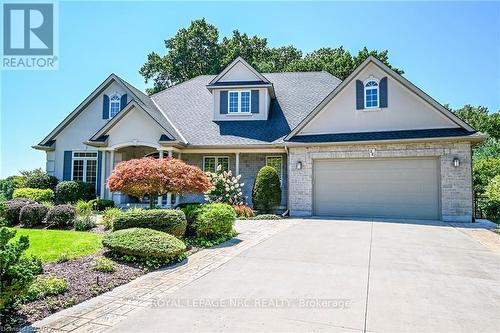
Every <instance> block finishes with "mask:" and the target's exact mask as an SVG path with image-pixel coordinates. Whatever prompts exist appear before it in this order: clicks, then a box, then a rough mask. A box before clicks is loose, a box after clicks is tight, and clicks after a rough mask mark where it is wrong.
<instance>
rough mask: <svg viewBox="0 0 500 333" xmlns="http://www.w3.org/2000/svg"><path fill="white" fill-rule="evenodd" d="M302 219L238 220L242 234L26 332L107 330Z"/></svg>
mask: <svg viewBox="0 0 500 333" xmlns="http://www.w3.org/2000/svg"><path fill="white" fill-rule="evenodd" d="M299 221H300V220H277V221H257V220H248V221H237V222H236V225H235V228H236V230H238V232H239V234H238V236H237V237H236V238H233V239H232V240H230V241H227V242H225V243H223V244H220V245H218V246H216V247H213V248H209V249H205V250H201V251H199V252H197V253H195V254H193V255H191V256H189V257H188V259H187V260H184V261H183V262H180V263H178V264H176V265H174V266H171V267H168V268H165V269H160V270H157V271H154V272H151V273H149V274H146V275H144V276H141V277H139V278H137V279H136V280H134V281H132V282H130V283H128V284H125V285H122V286H120V287H117V288H115V289H113V290H112V291H110V292H107V293H105V294H102V295H100V296H97V297H94V298H92V299H90V300H88V301H85V302H83V303H80V304H78V305H75V306H73V307H71V308H68V309H65V310H62V311H60V312H57V313H55V314H53V315H51V316H49V317H47V318H45V319H43V320H41V321H38V322H36V323H34V324H33V325H32V326H29V327H25V328H24V329H23V330H22V332H31V331H34V330H36V331H37V332H102V331H105V330H106V329H108V328H110V327H111V326H113V325H115V324H117V323H119V322H120V321H122V320H124V319H126V318H128V316H130V315H131V314H133V313H134V312H136V311H139V310H141V309H144V308H145V307H150V306H152V305H153V302H154V301H155V300H156V299H164V297H165V296H167V295H168V294H171V293H172V292H174V291H176V290H177V289H179V288H182V287H184V286H186V285H188V284H190V283H192V282H193V281H195V280H197V279H199V278H200V277H202V276H204V275H205V274H207V273H209V272H211V271H213V270H215V269H217V268H218V267H220V266H222V265H224V264H225V263H226V262H228V261H229V260H231V259H232V258H234V257H236V256H237V255H238V254H240V253H242V252H243V251H245V250H247V249H249V248H251V247H253V246H255V245H257V244H259V243H261V242H262V241H264V240H266V239H268V238H269V237H271V236H272V235H274V234H276V233H278V232H280V231H282V230H284V229H287V228H289V227H290V226H292V225H294V224H297V223H298V222H299Z"/></svg>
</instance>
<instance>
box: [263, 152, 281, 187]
mask: <svg viewBox="0 0 500 333" xmlns="http://www.w3.org/2000/svg"><path fill="white" fill-rule="evenodd" d="M266 165H267V166H270V167H273V168H274V169H276V172H277V173H278V176H279V177H280V182H282V179H283V156H266Z"/></svg>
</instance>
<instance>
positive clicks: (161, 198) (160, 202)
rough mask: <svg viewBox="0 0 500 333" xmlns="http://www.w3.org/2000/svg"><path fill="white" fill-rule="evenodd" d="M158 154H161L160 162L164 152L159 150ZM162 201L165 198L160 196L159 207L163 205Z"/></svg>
mask: <svg viewBox="0 0 500 333" xmlns="http://www.w3.org/2000/svg"><path fill="white" fill-rule="evenodd" d="M158 154H159V158H160V160H162V159H163V150H159V151H158ZM162 200H163V197H162V196H159V197H158V206H161V205H162Z"/></svg>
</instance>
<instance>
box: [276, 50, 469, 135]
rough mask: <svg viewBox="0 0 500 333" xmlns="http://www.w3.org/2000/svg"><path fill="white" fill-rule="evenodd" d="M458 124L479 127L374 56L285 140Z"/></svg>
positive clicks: (356, 70)
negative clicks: (444, 105) (462, 118)
mask: <svg viewBox="0 0 500 333" xmlns="http://www.w3.org/2000/svg"><path fill="white" fill-rule="evenodd" d="M457 128H458V129H460V128H463V129H465V130H466V131H470V132H474V129H473V128H471V127H470V126H469V125H468V124H466V123H464V122H463V121H462V120H460V119H459V118H457V117H456V116H455V115H454V114H453V113H451V112H450V111H449V110H447V109H446V108H445V107H443V106H442V105H440V104H439V103H438V102H436V101H435V100H434V99H432V98H431V97H429V96H428V95H426V94H425V93H424V92H423V91H422V90H420V89H418V88H417V87H416V86H414V85H413V84H412V83H410V82H409V81H408V80H406V79H405V78H404V77H402V76H401V75H399V74H397V73H396V72H394V71H393V70H392V69H390V68H389V67H388V66H387V65H385V64H383V63H382V62H380V61H379V60H377V59H376V58H374V57H368V58H367V59H366V60H365V61H364V62H363V63H362V64H361V65H359V66H358V67H357V68H356V69H355V70H354V71H353V73H351V75H349V77H347V79H345V80H344V81H343V82H342V83H341V84H340V85H339V86H337V87H336V88H335V89H334V90H333V91H332V92H331V93H330V94H329V95H328V96H327V97H326V98H325V99H324V100H323V101H322V102H321V103H320V104H319V105H318V106H317V107H316V108H315V109H314V110H313V111H312V112H311V113H310V114H309V115H308V116H307V117H306V118H304V119H303V120H302V122H301V123H300V124H299V125H298V126H297V127H295V128H294V129H293V130H292V131H291V132H290V134H288V135H287V137H286V138H285V139H286V140H290V139H291V138H292V137H294V136H306V137H307V136H311V135H313V136H314V135H316V136H318V135H320V136H324V138H326V137H327V136H328V135H340V134H352V133H383V132H387V133H391V132H401V131H415V130H422V131H427V130H445V131H447V130H449V129H457ZM330 138H331V136H330Z"/></svg>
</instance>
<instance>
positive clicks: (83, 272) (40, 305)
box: [2, 251, 148, 331]
mask: <svg viewBox="0 0 500 333" xmlns="http://www.w3.org/2000/svg"><path fill="white" fill-rule="evenodd" d="M103 256H104V251H101V252H98V253H95V254H93V255H90V256H86V257H81V258H76V259H70V260H68V261H65V262H61V263H56V262H53V263H48V264H46V265H45V266H44V267H43V274H44V275H55V276H57V277H59V278H65V279H66V280H67V282H68V285H69V289H68V291H66V292H65V293H64V294H61V295H57V296H49V297H46V298H44V299H41V300H36V301H32V302H29V303H24V304H22V305H21V306H20V307H19V308H18V310H17V312H15V313H13V314H12V315H11V316H9V318H3V319H4V324H5V325H6V327H2V329H5V330H6V331H15V330H16V329H19V328H20V327H22V326H25V325H29V324H31V323H34V322H35V321H37V320H40V319H43V318H45V317H47V316H49V315H50V314H52V313H54V312H57V311H60V310H62V309H64V308H67V307H70V306H72V305H75V304H78V303H81V302H83V301H85V300H87V299H90V298H92V297H95V296H97V295H99V294H102V293H105V292H107V291H109V290H111V289H113V288H115V287H117V286H120V285H122V284H125V283H127V282H130V281H132V280H134V279H135V278H137V277H139V276H141V275H143V274H145V273H147V272H148V271H147V270H146V269H144V268H142V267H140V266H139V265H137V264H130V263H122V262H118V261H115V262H116V265H115V271H114V272H112V273H103V272H98V271H96V270H94V269H93V268H92V261H93V260H94V259H96V258H99V257H103ZM9 323H10V325H9ZM9 326H10V327H9Z"/></svg>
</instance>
